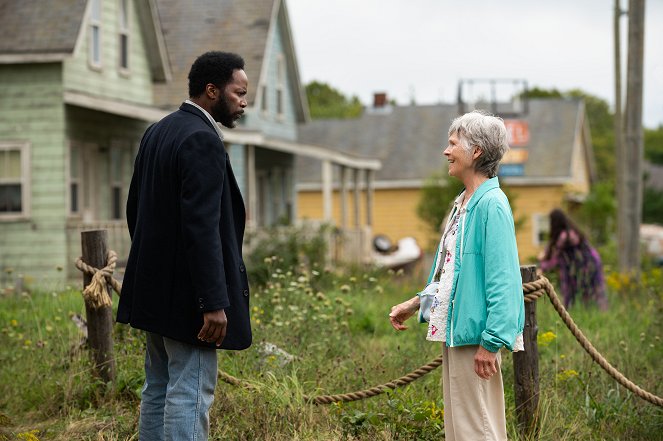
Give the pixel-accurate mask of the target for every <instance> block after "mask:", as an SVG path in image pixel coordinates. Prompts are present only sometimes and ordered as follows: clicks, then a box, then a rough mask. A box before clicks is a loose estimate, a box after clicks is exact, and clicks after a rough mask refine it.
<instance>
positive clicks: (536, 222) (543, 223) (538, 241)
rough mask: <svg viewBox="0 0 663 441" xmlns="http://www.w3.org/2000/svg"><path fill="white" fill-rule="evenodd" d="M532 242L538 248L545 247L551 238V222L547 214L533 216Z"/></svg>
mask: <svg viewBox="0 0 663 441" xmlns="http://www.w3.org/2000/svg"><path fill="white" fill-rule="evenodd" d="M532 235H533V237H532V242H533V243H534V245H536V246H541V245H545V244H546V243H547V242H548V238H549V237H550V222H549V220H548V215H547V214H541V213H535V214H533V215H532Z"/></svg>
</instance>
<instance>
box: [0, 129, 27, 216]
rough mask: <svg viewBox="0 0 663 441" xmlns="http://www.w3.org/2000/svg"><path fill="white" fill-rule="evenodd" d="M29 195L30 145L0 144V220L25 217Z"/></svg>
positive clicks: (19, 143) (18, 143)
mask: <svg viewBox="0 0 663 441" xmlns="http://www.w3.org/2000/svg"><path fill="white" fill-rule="evenodd" d="M29 195H30V145H29V144H28V143H21V142H16V143H13V142H3V143H0V219H3V218H4V219H11V218H20V217H25V216H27V215H28V214H29V213H28V208H29V202H28V197H29Z"/></svg>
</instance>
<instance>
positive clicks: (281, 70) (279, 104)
mask: <svg viewBox="0 0 663 441" xmlns="http://www.w3.org/2000/svg"><path fill="white" fill-rule="evenodd" d="M284 89H285V62H284V59H283V54H281V55H279V57H278V58H277V60H276V113H277V115H279V116H282V115H283V111H284V107H285V106H284V103H283V100H284V99H285V96H284V93H285V92H284Z"/></svg>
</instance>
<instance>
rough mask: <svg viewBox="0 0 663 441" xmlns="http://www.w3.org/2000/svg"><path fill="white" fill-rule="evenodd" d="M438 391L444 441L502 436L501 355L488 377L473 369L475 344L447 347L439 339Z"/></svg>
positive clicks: (485, 440) (489, 439)
mask: <svg viewBox="0 0 663 441" xmlns="http://www.w3.org/2000/svg"><path fill="white" fill-rule="evenodd" d="M443 347H444V349H443V356H444V363H443V364H442V393H443V394H444V439H445V440H446V441H502V440H506V416H505V413H504V387H503V386H502V372H501V367H502V357H501V356H500V354H499V353H498V354H497V365H498V369H497V373H496V374H495V375H493V376H492V377H490V379H489V380H483V379H481V378H480V377H479V376H478V375H477V374H476V372H474V354H475V353H476V352H477V349H478V346H458V347H454V348H449V347H447V345H446V344H444V343H443Z"/></svg>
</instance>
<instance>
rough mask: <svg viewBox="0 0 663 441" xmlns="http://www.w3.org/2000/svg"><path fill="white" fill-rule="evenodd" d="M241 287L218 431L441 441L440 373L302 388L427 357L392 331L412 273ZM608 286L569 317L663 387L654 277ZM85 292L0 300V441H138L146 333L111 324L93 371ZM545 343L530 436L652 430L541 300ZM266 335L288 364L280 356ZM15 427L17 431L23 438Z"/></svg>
mask: <svg viewBox="0 0 663 441" xmlns="http://www.w3.org/2000/svg"><path fill="white" fill-rule="evenodd" d="M265 263H266V265H267V267H268V268H269V270H270V271H269V273H270V277H269V280H268V282H267V283H266V285H265V287H264V288H261V289H256V290H254V292H253V296H252V321H253V326H254V333H255V336H254V345H253V346H252V347H251V348H250V349H248V350H246V351H242V352H222V353H220V354H221V355H220V357H219V368H220V369H222V370H224V371H226V372H228V373H230V374H232V375H234V376H237V377H240V378H242V379H244V380H246V381H248V382H249V383H250V384H251V387H250V388H244V387H236V386H231V385H229V384H225V383H223V382H220V383H219V385H218V387H217V394H216V400H215V402H214V405H213V408H212V412H211V417H212V439H216V440H274V441H277V440H337V439H347V440H374V439H377V440H428V439H430V440H433V439H435V440H439V439H443V434H444V427H443V424H442V418H443V406H442V396H441V387H440V373H439V372H435V371H434V372H433V373H431V374H429V375H427V376H425V377H423V378H422V379H419V380H417V381H415V382H414V383H412V384H411V385H410V386H407V387H405V388H402V389H399V390H397V391H394V392H391V393H388V394H384V395H381V396H378V397H375V398H371V399H368V400H363V401H358V402H352V403H343V404H335V405H326V406H325V405H321V406H314V405H310V404H307V402H306V400H305V397H307V396H308V397H310V396H315V395H317V394H332V393H342V392H349V391H354V390H358V389H364V388H367V387H370V386H374V385H376V384H381V383H384V382H387V381H389V380H392V379H394V378H397V377H400V376H402V375H403V374H405V373H406V372H409V371H411V370H413V369H415V368H417V367H418V366H420V365H422V364H424V363H426V362H428V361H429V360H431V359H432V358H434V357H436V356H437V355H438V353H439V351H440V350H441V348H440V347H439V345H438V344H432V343H430V342H426V341H425V327H424V326H423V325H418V324H417V323H414V322H412V323H410V328H411V329H409V330H408V331H406V332H402V333H397V332H395V331H393V330H392V329H391V327H390V325H389V322H388V319H387V315H388V313H389V309H390V307H391V306H392V305H393V304H395V303H397V302H400V301H402V300H403V299H405V298H407V297H409V296H411V295H413V294H414V292H416V290H417V289H418V288H419V285H420V283H419V281H418V279H417V280H413V279H408V278H406V277H403V276H400V275H397V274H393V273H392V274H389V273H386V272H378V271H358V270H355V271H353V272H349V273H345V274H334V273H330V272H327V271H323V270H322V269H319V268H317V267H315V266H313V267H311V268H306V267H297V268H294V269H293V268H282V267H281V265H280V264H279V261H278V259H269V260H267V261H266V262H265ZM608 281H609V283H610V292H609V301H610V307H609V310H608V311H607V312H599V311H598V310H596V309H594V308H586V307H583V306H582V305H578V306H576V307H574V308H572V310H571V313H572V315H573V318H574V320H575V321H576V322H577V323H578V325H579V326H580V327H581V329H582V330H583V332H585V334H586V335H587V336H588V337H589V338H590V340H591V341H592V343H593V344H594V346H595V347H596V348H597V349H599V351H601V352H602V353H603V354H604V355H605V356H606V358H607V359H608V360H609V361H610V362H611V363H612V364H613V365H615V366H616V367H617V368H618V369H619V370H620V371H622V372H623V373H624V374H625V375H626V376H627V377H629V378H631V379H632V380H633V381H634V382H635V383H637V384H638V385H640V386H641V387H643V388H645V389H648V390H650V391H652V392H654V393H657V394H658V395H661V394H663V390H662V389H661V380H662V378H663V377H662V375H661V372H662V371H661V369H660V365H661V360H660V358H661V354H662V353H663V351H661V349H662V348H663V346H662V342H661V337H663V329H662V322H661V320H662V319H661V317H662V316H661V312H663V311H662V309H663V276H662V275H661V272H660V270H652V271H649V272H647V273H646V275H645V277H644V278H643V282H642V283H639V284H633V283H631V282H629V281H628V280H627V279H624V278H620V276H618V275H610V276H609V277H608ZM73 314H81V315H84V307H83V300H82V298H81V296H80V293H78V292H75V291H71V290H69V291H62V292H58V293H36V292H35V293H32V294H25V295H21V296H14V295H10V296H4V297H2V298H0V440H2V439H3V437H4V439H28V438H25V437H26V436H27V435H26V434H29V433H30V432H31V431H34V430H37V431H39V432H33V435H34V436H35V437H36V439H40V440H41V439H44V440H45V439H55V440H70V439H77V440H78V439H81V440H85V439H90V440H92V439H94V440H111V439H113V440H116V439H117V440H129V439H136V427H137V418H138V405H139V395H140V388H141V385H142V381H143V367H142V364H143V337H142V335H141V333H140V332H137V331H135V330H132V329H130V328H129V327H126V326H121V325H118V326H116V328H115V355H116V359H117V365H118V378H117V381H116V384H115V385H105V384H100V383H99V382H98V381H95V380H94V379H93V377H92V375H91V366H90V361H89V358H88V354H87V352H86V350H85V349H84V348H79V347H78V346H79V345H78V344H79V342H80V339H81V335H80V331H79V330H78V329H77V328H76V326H75V325H74V323H73V322H72V321H71V319H70V317H71V316H72V315H73ZM537 314H538V325H539V351H540V378H541V384H540V386H541V400H540V427H541V430H540V439H542V440H564V439H566V440H603V439H610V440H613V439H623V440H645V439H660V433H662V432H663V412H662V411H661V409H660V408H657V407H655V406H653V405H651V404H648V403H646V402H644V401H643V400H641V399H639V398H637V397H635V396H633V395H632V394H631V393H629V392H627V391H626V390H625V389H624V388H622V387H621V386H619V385H618V384H617V383H616V382H615V381H614V380H612V379H611V378H610V377H609V376H607V374H605V373H604V372H603V371H602V370H601V369H600V368H599V367H598V366H597V365H596V364H594V363H593V362H592V361H591V359H590V358H589V356H588V355H586V354H585V353H584V351H583V350H582V349H581V348H580V346H579V345H578V344H577V343H576V342H575V340H574V338H573V336H572V335H571V333H570V332H569V331H568V330H567V329H566V328H565V326H564V324H563V323H562V321H561V320H560V319H559V317H558V316H557V315H556V313H555V312H554V310H553V309H552V306H551V305H550V303H549V302H548V301H547V300H544V299H541V300H539V301H538V302H537ZM265 343H269V344H271V345H275V346H276V347H277V348H278V349H280V350H281V351H285V352H287V353H288V354H290V355H291V356H292V357H293V358H292V360H291V361H289V362H287V359H286V358H284V357H283V355H282V354H281V353H279V352H278V351H274V350H273V349H274V346H265ZM503 359H504V362H503V375H504V378H505V391H506V401H507V420H508V424H509V427H508V430H509V435H510V438H511V439H519V438H518V433H517V428H516V427H515V420H516V418H515V411H514V397H513V367H512V363H511V356H510V354H504V358H503ZM19 435H21V436H22V438H18V437H19Z"/></svg>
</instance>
